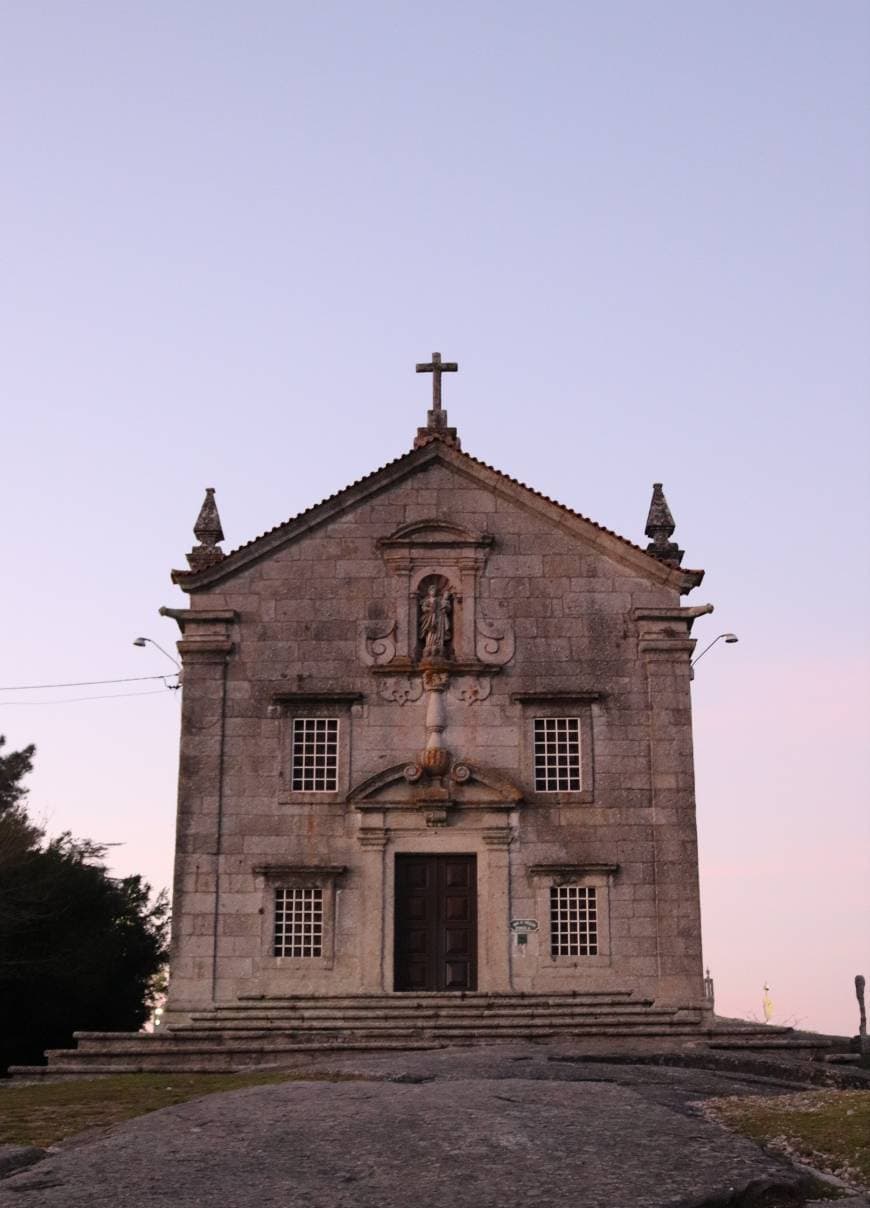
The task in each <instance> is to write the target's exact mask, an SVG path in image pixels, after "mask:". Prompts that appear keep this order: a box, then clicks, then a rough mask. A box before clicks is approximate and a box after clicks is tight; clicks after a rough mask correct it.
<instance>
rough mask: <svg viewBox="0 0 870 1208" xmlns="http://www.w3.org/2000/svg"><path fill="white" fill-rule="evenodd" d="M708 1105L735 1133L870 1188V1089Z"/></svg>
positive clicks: (739, 1100)
mask: <svg viewBox="0 0 870 1208" xmlns="http://www.w3.org/2000/svg"><path fill="white" fill-rule="evenodd" d="M705 1107H706V1109H707V1110H708V1111H709V1113H710V1114H711V1115H712V1116H714V1118H715V1119H717V1120H719V1121H720V1122H721V1123H722V1124H725V1125H726V1126H727V1127H728V1128H733V1129H734V1130H735V1132H740V1133H743V1135H744V1136H746V1137H750V1138H751V1139H752V1140H753V1141H757V1142H759V1143H760V1144H762V1145H766V1146H768V1147H769V1148H770V1149H774V1150H777V1151H778V1152H780V1153H784V1154H785V1155H786V1156H788V1157H789V1158H792V1159H795V1160H796V1161H798V1162H805V1163H807V1165H809V1166H814V1167H816V1169H817V1170H824V1171H827V1172H828V1173H829V1174H835V1175H837V1176H838V1178H841V1179H843V1180H844V1181H845V1182H847V1183H849V1184H850V1185H852V1186H853V1187H855V1188H856V1189H858V1190H861V1191H868V1190H870V1091H838V1090H818V1091H801V1092H799V1093H798V1094H793V1095H775V1096H773V1097H771V1098H763V1099H762V1098H757V1097H752V1098H733V1099H710V1100H708V1101H707V1102H706V1104H705Z"/></svg>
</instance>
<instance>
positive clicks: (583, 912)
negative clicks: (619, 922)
mask: <svg viewBox="0 0 870 1208" xmlns="http://www.w3.org/2000/svg"><path fill="white" fill-rule="evenodd" d="M550 955H551V956H597V955H598V902H597V898H596V892H595V889H594V888H592V887H590V886H585V885H551V886H550Z"/></svg>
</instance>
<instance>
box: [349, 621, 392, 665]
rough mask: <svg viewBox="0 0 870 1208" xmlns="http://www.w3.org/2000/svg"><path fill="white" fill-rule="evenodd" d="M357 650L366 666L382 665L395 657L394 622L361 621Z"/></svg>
mask: <svg viewBox="0 0 870 1208" xmlns="http://www.w3.org/2000/svg"><path fill="white" fill-rule="evenodd" d="M357 652H358V654H359V657H360V660H361V662H363V663H365V665H366V667H383V666H384V665H385V664H386V663H391V662H392V661H393V659H394V658H395V657H396V622H395V621H361V622H360V625H359V636H358V639H357Z"/></svg>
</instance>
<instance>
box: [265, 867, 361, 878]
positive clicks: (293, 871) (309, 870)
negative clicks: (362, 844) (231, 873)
mask: <svg viewBox="0 0 870 1208" xmlns="http://www.w3.org/2000/svg"><path fill="white" fill-rule="evenodd" d="M252 871H253V872H255V873H256V874H257V875H258V876H261V877H268V878H270V879H274V878H276V877H320V878H321V879H324V880H326V879H334V878H335V877H340V876H342V875H343V874H344V873H346V872H347V865H346V864H255V865H254V867H253V870H252Z"/></svg>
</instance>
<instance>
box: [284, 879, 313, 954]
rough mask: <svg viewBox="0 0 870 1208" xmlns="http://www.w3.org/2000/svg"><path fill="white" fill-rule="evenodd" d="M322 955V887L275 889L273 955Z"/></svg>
mask: <svg viewBox="0 0 870 1208" xmlns="http://www.w3.org/2000/svg"><path fill="white" fill-rule="evenodd" d="M322 955H323V890H322V889H276V890H275V956H322Z"/></svg>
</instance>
